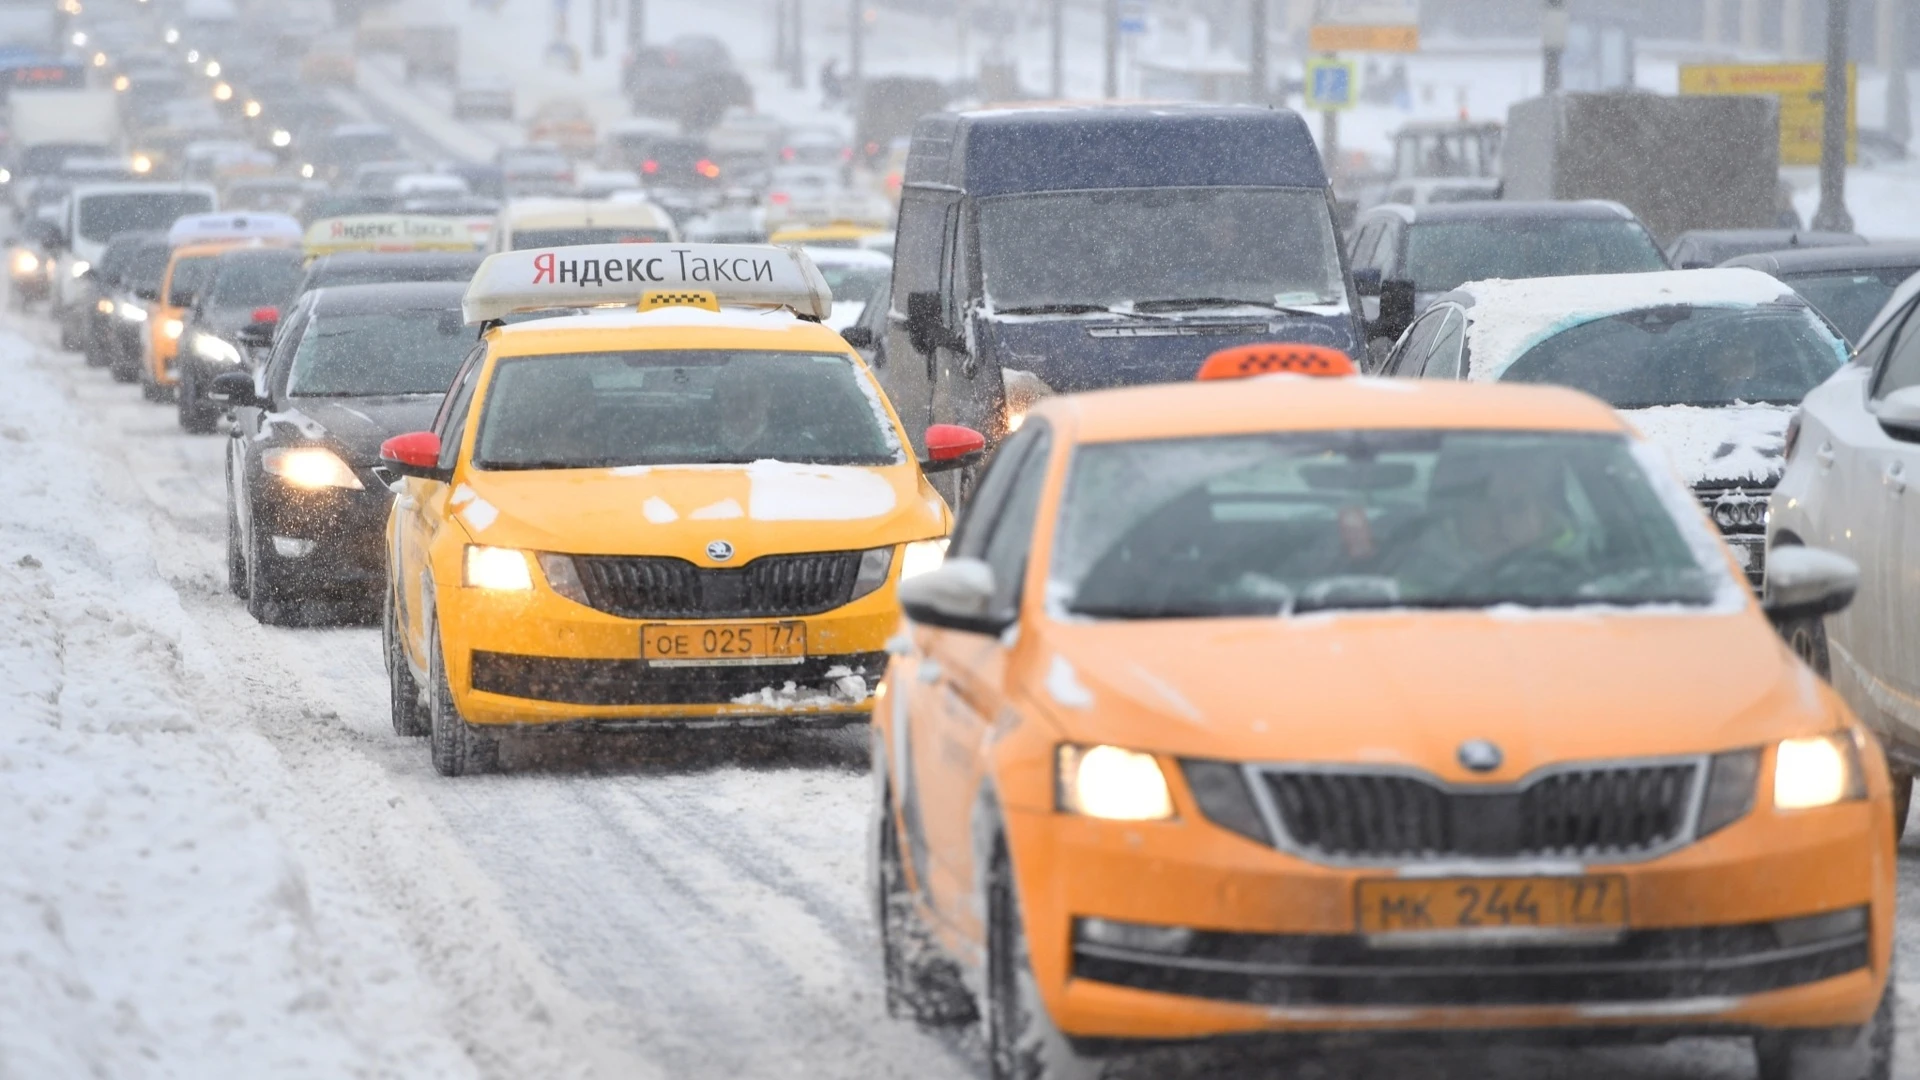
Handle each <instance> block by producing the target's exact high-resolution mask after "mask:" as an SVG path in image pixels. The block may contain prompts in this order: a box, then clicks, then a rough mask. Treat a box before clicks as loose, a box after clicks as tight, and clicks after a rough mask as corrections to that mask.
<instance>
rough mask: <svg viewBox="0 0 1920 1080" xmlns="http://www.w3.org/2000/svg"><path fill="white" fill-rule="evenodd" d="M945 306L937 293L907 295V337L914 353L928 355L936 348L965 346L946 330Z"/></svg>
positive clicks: (950, 331)
mask: <svg viewBox="0 0 1920 1080" xmlns="http://www.w3.org/2000/svg"><path fill="white" fill-rule="evenodd" d="M945 307H946V305H945V304H943V303H942V302H941V299H940V294H939V293H937V292H912V293H908V294H907V336H908V337H909V338H911V339H912V341H913V348H914V351H916V352H921V353H930V352H932V351H934V350H935V349H938V348H942V347H945V348H950V349H951V348H957V347H960V346H962V345H964V344H965V342H964V340H963V339H961V338H960V336H959V335H958V334H955V333H954V332H953V331H952V330H950V329H948V328H947V323H946V310H945Z"/></svg>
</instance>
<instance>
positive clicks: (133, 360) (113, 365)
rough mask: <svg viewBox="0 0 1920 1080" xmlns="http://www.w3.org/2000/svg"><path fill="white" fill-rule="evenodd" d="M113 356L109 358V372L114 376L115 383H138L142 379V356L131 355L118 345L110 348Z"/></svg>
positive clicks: (137, 354)
mask: <svg viewBox="0 0 1920 1080" xmlns="http://www.w3.org/2000/svg"><path fill="white" fill-rule="evenodd" d="M110 348H111V350H112V355H110V356H109V357H108V358H107V371H108V372H110V373H111V374H112V375H113V381H114V382H124V383H130V382H137V381H139V379H140V354H139V353H137V352H136V353H133V354H132V355H129V354H128V352H127V350H126V349H123V348H121V347H120V346H119V345H118V344H114V345H112V346H110Z"/></svg>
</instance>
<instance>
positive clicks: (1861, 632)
mask: <svg viewBox="0 0 1920 1080" xmlns="http://www.w3.org/2000/svg"><path fill="white" fill-rule="evenodd" d="M1916 310H1920V278H1915V279H1910V280H1909V281H1908V282H1907V283H1906V284H1904V285H1902V286H1901V287H1900V288H1899V289H1898V290H1897V291H1896V292H1895V293H1894V298H1893V301H1892V303H1891V305H1890V307H1889V308H1888V309H1887V310H1886V311H1883V312H1882V313H1881V315H1880V317H1879V318H1877V319H1876V320H1875V325H1874V326H1873V327H1872V328H1871V329H1869V330H1868V331H1867V335H1866V337H1865V338H1864V339H1863V340H1862V342H1861V345H1860V348H1859V350H1858V351H1857V352H1856V353H1855V354H1854V357H1853V361H1852V362H1851V363H1849V364H1847V365H1846V366H1845V367H1842V368H1841V369H1840V370H1839V371H1838V372H1837V373H1835V374H1834V376H1833V377H1832V378H1830V379H1828V380H1827V381H1826V382H1824V383H1822V384H1821V385H1820V386H1818V387H1816V388H1815V389H1813V390H1812V391H1811V392H1809V393H1808V394H1807V396H1806V399H1805V400H1804V401H1803V402H1801V405H1800V411H1799V412H1798V413H1796V414H1795V415H1794V417H1793V420H1792V422H1791V424H1790V425H1789V427H1788V429H1787V437H1786V462H1785V466H1786V473H1785V475H1784V476H1782V477H1781V479H1780V483H1779V486H1778V487H1776V488H1775V489H1774V492H1773V499H1772V503H1771V508H1770V510H1771V512H1770V514H1769V516H1768V525H1767V546H1768V550H1769V551H1772V550H1777V549H1779V548H1782V547H1792V546H1797V545H1802V544H1818V545H1819V546H1821V547H1826V548H1831V549H1832V550H1834V551H1837V552H1840V553H1841V554H1843V555H1845V556H1847V557H1848V558H1850V559H1853V560H1854V561H1855V562H1857V563H1859V564H1860V591H1859V594H1858V595H1859V603H1858V604H1857V605H1856V606H1855V607H1853V608H1852V609H1850V610H1848V611H1846V612H1844V613H1841V614H1837V615H1832V616H1829V617H1828V618H1826V619H1825V620H1824V621H1823V620H1820V619H1810V620H1803V621H1801V622H1797V623H1791V624H1786V625H1783V626H1782V627H1781V632H1782V633H1783V634H1784V635H1785V636H1786V638H1787V642H1788V643H1789V644H1790V645H1792V646H1793V648H1794V651H1796V652H1798V653H1799V654H1800V655H1801V656H1802V657H1804V658H1805V659H1806V660H1807V662H1808V663H1809V664H1811V665H1812V666H1813V667H1814V668H1815V669H1816V670H1818V671H1821V672H1823V673H1825V674H1826V675H1827V676H1828V678H1830V679H1831V680H1832V681H1833V685H1834V689H1836V690H1838V691H1839V692H1840V696H1841V697H1843V698H1845V699H1846V701H1847V703H1848V704H1849V705H1851V706H1852V707H1853V709H1854V711H1855V712H1857V713H1858V714H1859V715H1860V719H1861V720H1863V721H1864V722H1866V724H1867V726H1869V727H1872V728H1874V729H1875V730H1876V731H1878V732H1879V733H1880V738H1881V742H1882V743H1883V744H1884V745H1885V746H1886V749H1887V756H1888V758H1889V759H1890V761H1891V763H1892V767H1893V773H1894V794H1895V797H1896V800H1897V805H1896V808H1895V823H1896V824H1895V827H1896V828H1899V827H1900V826H1903V825H1904V824H1905V823H1906V816H1907V815H1906V809H1907V804H1908V802H1909V801H1910V800H1911V798H1912V795H1913V777H1914V774H1915V773H1916V772H1920V665H1916V664H1915V663H1914V662H1913V643H1914V642H1915V641H1920V584H1917V583H1916V577H1915V574H1914V568H1915V567H1916V566H1920V490H1914V491H1910V490H1908V488H1909V485H1912V484H1914V482H1915V481H1916V480H1920V317H1916V316H1915V314H1914V313H1915V311H1916Z"/></svg>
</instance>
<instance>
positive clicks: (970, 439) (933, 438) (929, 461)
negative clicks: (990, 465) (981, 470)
mask: <svg viewBox="0 0 1920 1080" xmlns="http://www.w3.org/2000/svg"><path fill="white" fill-rule="evenodd" d="M926 444H927V456H926V459H925V460H924V461H922V462H920V471H921V472H923V473H936V472H949V471H951V470H953V469H964V468H966V467H967V466H969V465H973V464H976V463H977V462H979V460H980V459H981V458H983V457H985V456H986V451H987V439H986V436H984V435H982V434H980V433H979V432H977V431H975V430H973V429H972V428H969V427H961V426H960V425H958V424H935V425H933V426H932V427H930V428H928V429H927V437H926Z"/></svg>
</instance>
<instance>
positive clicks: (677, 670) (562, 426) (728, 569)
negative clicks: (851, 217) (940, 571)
mask: <svg viewBox="0 0 1920 1080" xmlns="http://www.w3.org/2000/svg"><path fill="white" fill-rule="evenodd" d="M831 304H832V296H831V293H830V292H829V290H828V288H827V285H826V282H825V279H823V278H822V277H821V275H820V272H819V270H817V269H816V268H815V267H814V266H813V264H812V262H811V261H810V260H808V259H807V257H806V256H805V254H804V253H801V252H799V251H797V250H789V249H782V248H773V247H767V246H735V245H718V244H659V245H651V246H646V247H635V246H632V245H623V244H611V245H597V246H583V247H568V248H560V249H552V250H529V251H513V252H502V253H498V254H495V255H492V256H489V257H488V258H487V260H486V261H485V262H484V263H482V264H481V267H480V269H479V271H478V272H477V273H476V274H475V276H474V278H473V281H472V283H471V284H470V285H469V287H468V291H467V294H466V299H465V303H464V308H465V312H466V316H467V319H468V321H469V322H471V323H478V324H479V325H480V326H481V337H480V341H479V343H478V344H477V345H476V347H475V348H474V350H473V352H472V353H471V355H470V356H469V358H468V360H467V362H466V364H465V366H464V367H463V368H462V370H461V372H460V373H459V375H457V376H456V378H455V380H454V383H453V388H452V390H450V391H449V393H448V396H447V398H446V401H445V403H444V404H443V405H442V406H441V409H440V415H439V416H438V418H437V419H436V420H435V421H434V424H433V426H432V429H431V430H429V431H424V432H417V433H412V434H408V435H402V436H399V437H397V438H395V439H392V440H389V441H388V443H387V444H386V445H385V446H384V447H382V450H381V455H382V458H383V459H384V461H385V464H386V465H387V467H389V468H390V469H391V470H393V472H394V473H397V474H399V479H398V481H397V483H396V485H395V490H396V493H397V496H398V497H397V498H396V500H395V503H394V508H393V512H392V515H391V518H390V521H389V524H388V537H387V561H388V567H389V570H388V576H389V584H390V588H389V590H388V596H387V598H386V608H387V614H386V625H387V662H388V668H389V673H390V675H391V679H392V692H393V722H394V727H395V730H396V731H398V732H400V733H401V734H407V735H429V736H430V743H431V747H432V757H433V763H434V766H435V767H436V768H437V769H439V770H440V772H442V773H444V774H447V775H459V774H462V773H469V772H476V771H482V770H486V769H490V768H492V767H494V765H495V764H496V762H497V755H498V749H499V746H500V742H501V739H502V738H503V737H504V736H506V735H508V734H509V733H510V732H512V731H514V730H515V729H518V730H521V731H529V730H532V729H552V728H554V727H557V726H582V725H584V726H587V727H611V728H638V729H646V728H652V727H658V726H663V725H672V724H689V723H691V724H699V725H716V724H763V723H775V722H789V721H790V722H803V723H814V724H845V723H853V722H864V721H865V720H866V719H867V718H868V715H869V713H870V712H871V710H872V692H873V686H874V684H875V683H876V682H878V681H879V678H880V675H881V672H882V670H883V669H884V668H885V665H886V652H885V645H886V642H887V639H888V637H889V636H890V635H891V634H892V633H893V632H894V631H895V629H896V628H897V626H898V624H899V605H898V602H897V601H896V599H895V590H896V588H897V585H898V582H899V581H900V580H901V578H902V577H903V576H904V575H908V574H911V573H913V572H914V571H915V570H916V569H917V568H919V567H922V566H929V565H932V564H934V563H936V562H937V560H938V557H939V549H940V546H941V545H942V544H943V543H944V540H943V538H944V537H945V536H946V534H947V527H948V525H949V521H950V515H949V513H948V510H947V507H946V504H945V503H944V502H942V501H941V499H940V497H939V496H938V495H937V494H936V493H935V492H934V489H933V487H932V486H931V485H929V484H928V482H927V480H926V478H925V476H924V475H923V472H924V471H926V470H933V469H940V468H958V467H961V466H963V465H964V464H966V463H968V462H970V461H973V460H976V459H977V458H978V456H979V453H980V450H981V447H982V445H983V440H982V439H981V437H980V435H979V434H978V433H977V432H972V431H968V430H966V429H964V428H952V427H944V428H937V429H934V430H932V431H930V432H929V433H928V435H927V441H926V445H927V446H929V448H930V449H929V451H928V453H929V455H930V457H929V459H928V460H927V461H926V462H924V463H921V462H916V461H915V460H914V458H913V457H912V456H911V455H912V452H911V450H910V449H909V447H910V445H911V444H910V443H909V441H908V438H907V433H906V431H905V430H904V429H903V428H902V427H901V425H900V420H899V418H898V417H897V416H896V415H895V414H894V413H893V410H892V408H891V407H890V406H889V405H888V404H887V401H886V398H885V396H884V395H883V394H882V393H881V391H880V389H879V385H878V383H876V382H875V380H874V378H873V375H872V374H871V373H870V372H869V371H868V370H867V369H866V367H865V365H864V364H863V363H862V362H861V361H860V359H859V356H858V354H856V353H855V352H854V351H853V350H852V349H851V348H850V347H849V346H848V345H847V344H846V342H844V341H842V340H841V338H840V337H839V335H837V334H835V333H834V332H833V331H831V330H829V329H827V328H826V327H825V326H822V325H821V323H820V319H821V318H822V317H823V316H824V315H825V314H827V312H828V311H829V310H830V308H831ZM607 305H617V306H612V307H608V306H607ZM556 308H560V309H571V308H590V309H591V308H598V309H599V310H588V311H584V312H578V313H567V312H563V313H561V314H559V315H556V316H554V317H551V318H534V319H532V320H531V321H522V322H516V323H513V324H511V325H502V320H504V319H508V318H510V317H515V316H520V315H524V314H525V313H528V312H544V311H547V310H548V309H556Z"/></svg>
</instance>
